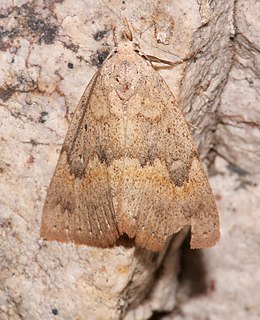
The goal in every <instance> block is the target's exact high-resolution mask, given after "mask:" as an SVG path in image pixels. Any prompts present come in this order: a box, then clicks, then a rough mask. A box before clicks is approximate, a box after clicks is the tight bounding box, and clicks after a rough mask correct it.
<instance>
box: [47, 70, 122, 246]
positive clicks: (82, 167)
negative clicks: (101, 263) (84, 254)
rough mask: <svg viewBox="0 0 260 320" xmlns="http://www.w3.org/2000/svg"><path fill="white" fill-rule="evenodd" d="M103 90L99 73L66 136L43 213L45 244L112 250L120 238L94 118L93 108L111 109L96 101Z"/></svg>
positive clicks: (91, 83)
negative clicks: (103, 247)
mask: <svg viewBox="0 0 260 320" xmlns="http://www.w3.org/2000/svg"><path fill="white" fill-rule="evenodd" d="M100 85H101V84H100V82H99V78H98V73H97V74H96V75H95V76H94V77H93V79H92V81H91V82H90V84H89V85H88V87H87V89H86V91H85V92H84V94H83V96H82V98H81V101H80V102H79V105H78V107H77V109H76V111H75V114H74V117H73V119H72V122H71V124H70V127H69V130H68V133H67V135H66V138H65V141H64V144H63V147H62V150H61V154H60V158H59V161H58V164H57V167H56V170H55V173H54V175H53V177H52V180H51V184H50V186H49V189H48V193H47V197H46V201H45V204H44V208H43V215H42V224H41V235H42V236H43V238H45V239H47V240H57V241H63V242H67V241H71V242H75V243H79V244H89V245H96V246H109V245H111V244H113V243H115V241H116V239H117V238H118V236H119V232H118V229H117V224H116V220H115V219H116V216H115V211H114V206H113V201H112V196H111V188H110V183H109V175H108V170H107V165H106V164H105V163H104V154H103V150H102V146H101V145H100V144H101V142H100V141H99V140H100V136H99V133H100V130H99V127H98V126H96V120H95V118H94V117H93V109H94V110H97V111H98V112H99V111H100V110H101V109H102V108H105V109H107V110H109V106H106V105H105V103H106V101H105V100H104V101H100V100H99V98H98V96H99V93H98V92H97V91H98V90H99V86H100ZM101 100H102V97H101ZM101 113H102V112H101Z"/></svg>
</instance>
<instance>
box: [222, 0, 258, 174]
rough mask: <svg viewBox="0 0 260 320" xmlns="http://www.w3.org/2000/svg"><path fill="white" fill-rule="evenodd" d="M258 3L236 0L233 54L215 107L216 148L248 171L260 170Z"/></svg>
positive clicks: (234, 163)
mask: <svg viewBox="0 0 260 320" xmlns="http://www.w3.org/2000/svg"><path fill="white" fill-rule="evenodd" d="M259 9H260V3H259V2H258V1H254V0H250V1H247V2H246V3H245V2H244V1H236V6H235V12H234V28H235V30H236V33H235V35H234V38H233V39H232V44H233V51H234V53H233V57H232V64H231V70H230V73H229V75H228V81H227V84H226V86H225V89H224V91H223V94H222V96H221V104H220V108H219V110H218V118H219V120H218V121H219V124H218V127H217V135H216V138H217V141H216V145H217V151H218V152H219V154H221V156H223V157H224V158H226V159H227V160H228V161H230V162H231V163H233V165H235V166H237V167H239V168H240V169H242V170H244V171H246V172H248V173H258V172H260V148H259V141H260V113H259V108H258V107H257V106H259V103H260V95H259V90H260V68H259V66H260V55H259V50H260V31H259V30H260V22H259Z"/></svg>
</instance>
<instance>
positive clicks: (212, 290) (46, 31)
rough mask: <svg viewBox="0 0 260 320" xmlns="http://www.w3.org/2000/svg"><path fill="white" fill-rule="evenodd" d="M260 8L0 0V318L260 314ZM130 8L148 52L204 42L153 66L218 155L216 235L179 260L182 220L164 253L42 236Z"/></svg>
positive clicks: (200, 140)
mask: <svg viewBox="0 0 260 320" xmlns="http://www.w3.org/2000/svg"><path fill="white" fill-rule="evenodd" d="M258 12H259V2H257V1H253V0H250V1H247V2H245V1H243V0H238V1H236V2H235V3H234V2H233V1H224V0H221V1H206V0H200V1H195V0H194V1H177V0H174V1H172V2H167V1H161V2H157V1H153V0H149V1H142V2H140V1H132V2H130V3H129V2H127V1H115V0H112V1H101V0H100V1H93V0H91V1H87V2H86V1H80V0H79V1H76V2H73V1H69V0H65V1H62V0H61V1H37V2H35V1H22V0H16V1H4V0H1V1H0V61H1V72H0V154H1V157H0V190H1V191H0V237H1V241H0V257H1V258H0V319H1V320H7V319H8V320H9V319H14V320H16V319H26V320H27V319H44V320H49V319H66V320H67V319H68V320H71V319H78V320H79V319H82V320H83V319H84V320H85V319H87V320H88V319H113V320H116V319H121V318H122V317H124V316H125V315H126V314H127V315H126V317H125V318H126V319H127V320H131V319H135V320H139V319H140V320H141V319H143V320H144V319H148V318H149V317H151V316H152V314H153V312H157V313H156V315H154V317H155V316H156V317H157V316H158V317H157V318H159V316H161V317H164V319H178V320H181V319H192V320H196V319H198V320H201V319H209V318H210V319H217V320H223V319H227V318H228V319H236V320H240V319H241V320H242V319H245V318H247V319H250V320H254V319H259V317H260V307H259V303H258V300H257V299H258V288H259V286H260V273H259V268H258V267H257V266H259V264H260V261H259V258H258V256H259V255H258V254H257V253H258V252H259V250H260V241H259V236H258V235H259V234H260V230H259V228H260V225H259V223H258V217H257V216H258V214H257V213H258V212H259V206H260V203H259V191H260V190H259V181H260V177H259V175H258V174H259V171H260V170H259V164H260V161H259V157H260V151H259V150H260V149H259V138H260V130H259V128H260V119H259V111H258V105H259V95H258V94H257V93H258V91H259V89H258V88H259V70H258V67H257V66H258V65H259V41H260V38H259V28H258V27H259V17H257V14H258ZM124 18H127V19H128V21H130V22H131V23H132V25H133V28H134V36H135V38H136V39H137V40H138V42H139V44H140V46H141V48H142V51H144V52H145V53H146V54H149V55H153V56H156V57H159V58H161V59H164V60H170V61H176V60H178V59H180V58H185V57H188V56H190V55H192V54H194V55H195V58H192V59H191V60H190V61H188V62H186V63H184V64H182V65H180V66H178V67H176V68H174V69H167V68H160V69H159V70H158V71H159V72H160V73H161V74H162V76H163V77H164V78H165V80H166V81H167V83H168V84H169V86H170V88H171V90H172V91H173V93H174V95H175V96H176V98H177V100H178V101H179V104H180V108H181V110H182V111H183V112H184V114H185V116H186V118H187V120H188V121H189V122H190V123H191V124H192V125H193V126H191V132H192V133H193V137H194V141H195V142H196V144H197V146H198V150H199V152H200V155H201V157H202V158H203V159H205V160H207V161H206V163H208V164H211V169H212V161H213V160H212V159H213V158H214V156H215V154H216V153H217V154H218V155H219V156H218V157H217V159H216V161H215V169H214V168H213V169H214V170H213V169H212V170H213V171H214V172H215V174H216V175H215V176H213V177H211V179H210V182H211V184H212V187H213V190H214V193H215V195H216V199H217V202H218V206H219V210H220V212H221V216H222V219H221V222H222V238H221V241H220V243H219V245H218V246H217V247H216V248H214V249H207V250H203V251H202V250H201V251H190V250H189V249H183V250H182V259H181V265H179V263H180V260H179V256H180V254H181V253H180V251H179V250H178V248H179V246H180V243H181V241H182V238H183V237H184V236H185V232H184V233H183V234H180V235H179V236H178V237H177V238H176V239H174V241H173V242H172V244H170V246H169V248H168V249H167V250H165V252H162V253H161V254H160V255H154V254H152V253H149V252H144V251H142V250H139V249H135V248H133V247H131V248H125V247H123V246H119V247H115V248H113V249H105V250H100V249H97V248H89V247H75V246H73V245H71V244H59V243H55V242H52V243H46V242H43V241H42V240H41V239H40V237H39V223H40V218H41V210H42V206H43V202H44V199H45V195H46V189H47V187H48V184H49V181H50V178H51V175H52V173H53V170H54V168H55V164H56V162H57V158H58V155H59V151H60V148H61V145H62V142H63V139H64V135H65V133H66V130H67V127H68V123H69V121H70V119H71V115H72V113H73V111H74V109H75V107H76V104H77V102H78V100H79V98H80V96H81V94H82V92H83V90H84V88H85V86H86V85H87V83H88V81H89V80H90V78H91V77H92V75H93V74H94V73H95V72H96V70H97V68H98V67H99V66H100V65H101V64H102V62H103V61H104V59H105V58H106V56H107V55H108V54H109V52H110V50H111V49H112V48H113V47H114V41H113V32H112V29H113V28H114V27H121V26H122V24H123V19H124ZM194 126H195V127H196V128H194ZM222 158H225V159H226V160H227V161H229V163H227V162H225V161H224V160H223V159H222ZM212 170H211V171H212ZM179 266H181V274H180V275H181V280H180V282H179V285H178V281H177V277H178V272H179V269H180V267H179ZM177 286H178V292H177V295H175V292H176V288H177ZM151 288H152V289H151ZM147 292H149V295H148V296H147V298H146V299H145V300H144V301H143V298H144V297H145V296H146V295H147ZM174 307H175V309H174V311H173V312H171V311H172V309H173V308H174ZM165 312H170V313H169V314H168V315H167V316H166V315H165Z"/></svg>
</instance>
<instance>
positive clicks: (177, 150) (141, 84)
mask: <svg viewBox="0 0 260 320" xmlns="http://www.w3.org/2000/svg"><path fill="white" fill-rule="evenodd" d="M113 59H114V60H116V61H113ZM110 63H111V65H113V66H114V67H113V72H112V77H111V78H112V79H116V81H114V84H113V88H114V90H115V91H116V92H117V95H118V97H119V98H120V99H121V105H122V109H123V110H124V112H123V126H124V148H125V156H124V158H123V159H121V161H119V162H117V163H114V168H113V170H111V171H110V172H112V173H113V172H120V168H121V171H122V170H123V173H122V181H121V188H120V191H119V193H118V195H117V196H118V200H117V203H118V204H119V206H118V209H117V213H116V214H117V221H118V225H119V230H120V231H121V232H122V233H127V234H128V235H129V236H130V237H133V238H135V241H136V243H137V244H138V245H139V246H141V247H145V248H147V249H151V250H155V251H157V250H161V249H162V248H163V245H164V243H165V241H166V239H167V238H168V237H169V236H171V235H172V234H174V233H176V232H178V231H180V230H181V229H182V228H183V227H184V226H186V225H190V226H191V231H192V238H191V246H192V247H193V248H201V247H208V246H213V245H214V244H215V243H216V241H217V240H218V239H219V217H218V211H217V208H216V204H215V200H214V196H213V194H212V191H211V188H210V186H209V183H208V180H207V177H206V174H205V172H204V170H203V167H202V163H201V162H200V160H199V158H198V155H197V152H196V149H195V147H194V145H193V142H192V138H191V135H190V133H189V130H188V126H187V124H186V121H185V119H184V117H183V115H182V114H181V112H180V110H179V109H178V107H177V105H176V101H175V99H174V97H173V95H172V93H171V91H170V90H169V88H168V86H167V85H166V83H165V82H164V80H163V79H162V78H161V77H160V75H159V74H158V73H157V72H156V71H154V69H153V68H152V67H151V66H150V65H149V63H147V61H145V60H143V59H142V58H141V57H140V56H139V55H138V54H137V53H135V52H131V51H128V52H127V51H125V52H122V53H121V54H120V53H118V56H117V57H113V58H112V59H111V61H110ZM109 68H110V65H107V69H108V70H109ZM122 168H123V169H122ZM111 176H112V174H111Z"/></svg>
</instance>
